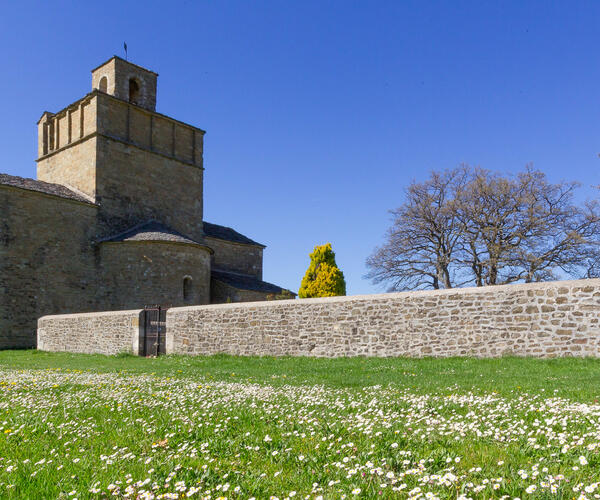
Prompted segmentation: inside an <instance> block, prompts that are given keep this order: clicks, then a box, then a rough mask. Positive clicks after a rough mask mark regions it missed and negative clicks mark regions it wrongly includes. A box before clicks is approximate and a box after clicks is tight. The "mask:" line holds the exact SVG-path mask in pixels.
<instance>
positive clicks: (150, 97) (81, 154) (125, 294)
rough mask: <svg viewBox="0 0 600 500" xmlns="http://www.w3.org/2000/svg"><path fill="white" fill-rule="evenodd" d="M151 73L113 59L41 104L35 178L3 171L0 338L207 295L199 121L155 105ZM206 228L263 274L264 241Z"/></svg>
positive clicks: (20, 337) (31, 341)
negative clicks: (55, 108) (77, 93)
mask: <svg viewBox="0 0 600 500" xmlns="http://www.w3.org/2000/svg"><path fill="white" fill-rule="evenodd" d="M156 77H157V74H156V73H154V72H152V71H148V70H146V69H144V68H140V67H139V66H136V65H135V64H131V63H129V62H127V61H124V60H122V59H120V58H118V57H114V58H111V59H110V60H109V61H107V62H106V63H104V64H102V65H101V66H99V67H98V68H96V69H95V70H93V72H92V87H93V90H92V91H91V92H90V93H89V94H87V95H85V96H84V97H83V98H81V99H79V100H77V101H76V102H74V103H72V104H70V105H69V106H67V107H65V108H64V109H62V110H61V111H59V112H57V113H51V112H49V111H45V112H44V113H43V114H42V116H41V118H40V120H39V121H38V159H37V163H38V178H39V180H37V181H36V180H33V179H24V178H20V177H14V176H7V175H0V214H1V215H2V217H0V348H6V347H34V346H35V339H36V333H35V332H36V320H37V318H38V317H39V316H42V315H47V314H59V313H74V312H79V311H102V310H110V309H136V308H140V307H143V306H144V305H145V304H148V303H152V304H162V305H166V304H172V305H184V304H207V303H208V302H209V301H210V280H211V277H210V275H211V262H210V256H211V253H212V250H211V249H210V248H209V247H208V246H207V243H206V241H205V240H204V231H203V221H202V216H203V173H204V172H203V171H204V168H203V160H202V156H203V136H204V131H203V130H201V129H199V128H197V127H193V126H191V125H188V124H185V123H182V122H180V121H178V120H175V119H173V118H170V117H168V116H165V115H162V114H160V113H157V112H155V111H154V105H155V101H156ZM131 78H134V79H135V80H136V81H137V82H138V83H139V94H138V95H137V97H136V98H135V101H132V102H129V88H128V86H129V80H130V79H131ZM148 221H153V222H150V223H149V225H146V226H144V227H143V228H142V227H141V225H143V224H146V223H148ZM134 228H135V229H134ZM210 228H211V229H212V230H213V232H215V234H217V236H220V237H223V238H225V240H227V239H228V238H232V239H233V240H234V241H235V242H234V243H231V242H228V241H224V243H223V244H221V243H219V242H215V243H214V244H213V246H215V247H216V248H217V251H222V252H223V256H222V257H218V258H217V261H218V262H222V263H223V267H225V268H227V263H231V264H232V265H234V266H237V267H240V268H243V269H248V270H251V271H252V273H254V274H255V275H260V274H261V273H262V249H263V248H264V246H262V245H260V244H257V243H256V242H254V241H252V240H250V239H249V238H247V237H245V236H243V235H241V234H239V233H237V232H236V231H234V230H232V229H230V228H226V227H223V226H218V225H214V224H211V225H210ZM125 231H131V232H132V234H128V236H127V237H126V238H121V239H123V240H125V241H118V240H119V237H118V235H119V234H121V233H124V232H125ZM108 240H110V241H108ZM217 240H218V238H217ZM215 241H216V240H215ZM236 252H238V253H240V255H236V254H235V253H236ZM233 270H235V269H233ZM184 288H185V291H186V293H185V297H184ZM244 293H245V292H243V291H242V292H241V295H244ZM265 297H266V294H262V296H257V294H254V295H253V299H258V298H262V299H264V298H265ZM246 299H247V298H246Z"/></svg>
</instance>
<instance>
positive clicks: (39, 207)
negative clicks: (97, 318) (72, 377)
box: [0, 185, 105, 348]
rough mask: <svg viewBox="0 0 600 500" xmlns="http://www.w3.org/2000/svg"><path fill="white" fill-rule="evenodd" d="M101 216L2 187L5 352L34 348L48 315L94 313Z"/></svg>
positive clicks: (0, 322) (88, 207)
mask: <svg viewBox="0 0 600 500" xmlns="http://www.w3.org/2000/svg"><path fill="white" fill-rule="evenodd" d="M96 210H97V207H96V206H95V205H92V204H89V203H80V202H77V201H74V200H70V199H65V198H60V197H58V196H54V195H49V194H44V193H41V192H39V191H31V190H27V189H18V188H14V187H11V186H5V185H0V214H2V217H1V218H0V348H9V347H35V329H36V321H37V318H38V317H40V316H42V315H44V314H48V313H54V312H59V311H64V312H67V311H70V312H71V311H73V312H77V311H90V310H93V309H94V305H95V304H96V303H97V301H96V297H95V294H94V289H95V287H94V285H95V282H96V276H97V272H98V267H97V263H96V260H95V254H94V247H93V244H92V242H93V237H94V233H95V221H96ZM102 306H105V304H102Z"/></svg>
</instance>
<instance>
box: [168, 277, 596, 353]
mask: <svg viewBox="0 0 600 500" xmlns="http://www.w3.org/2000/svg"><path fill="white" fill-rule="evenodd" d="M167 352H168V353H185V354H214V353H221V352H224V353H229V354H237V355H275V356H279V355H294V356H327V357H332V356H362V355H364V356H413V357H421V356H439V357H446V356H478V357H494V356H501V355H506V354H511V355H517V356H534V357H555V356H596V357H598V356H600V280H597V279H595V280H580V281H563V282H552V283H536V284H525V285H506V286H495V287H485V288H465V289H453V290H441V291H423V292H407V293H391V294H381V295H365V296H350V297H332V298H323V299H303V300H285V301H274V302H263V303H245V304H223V305H211V306H204V307H186V308H174V309H170V310H169V311H168V312H167Z"/></svg>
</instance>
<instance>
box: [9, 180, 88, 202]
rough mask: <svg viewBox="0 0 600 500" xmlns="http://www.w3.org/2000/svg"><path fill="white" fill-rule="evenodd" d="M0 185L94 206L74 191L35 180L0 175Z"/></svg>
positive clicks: (59, 185)
mask: <svg viewBox="0 0 600 500" xmlns="http://www.w3.org/2000/svg"><path fill="white" fill-rule="evenodd" d="M0 185H3V186H11V187H16V188H20V189H26V190H27V191H37V192H38V193H44V194H49V195H52V196H58V197H60V198H66V199H69V200H75V201H80V202H82V203H88V204H90V205H94V203H93V202H91V201H90V200H89V198H86V197H85V196H83V195H81V194H79V193H76V192H75V191H72V190H71V189H69V188H67V187H65V186H63V185H61V184H53V183H51V182H44V181H37V180H35V179H29V178H27V177H19V176H16V175H8V174H0Z"/></svg>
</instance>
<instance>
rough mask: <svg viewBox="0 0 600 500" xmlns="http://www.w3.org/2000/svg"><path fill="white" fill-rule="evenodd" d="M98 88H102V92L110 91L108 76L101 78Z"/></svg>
mask: <svg viewBox="0 0 600 500" xmlns="http://www.w3.org/2000/svg"><path fill="white" fill-rule="evenodd" d="M98 90H100V92H108V78H106V77H105V76H103V77H102V78H100V83H99V84H98Z"/></svg>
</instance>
